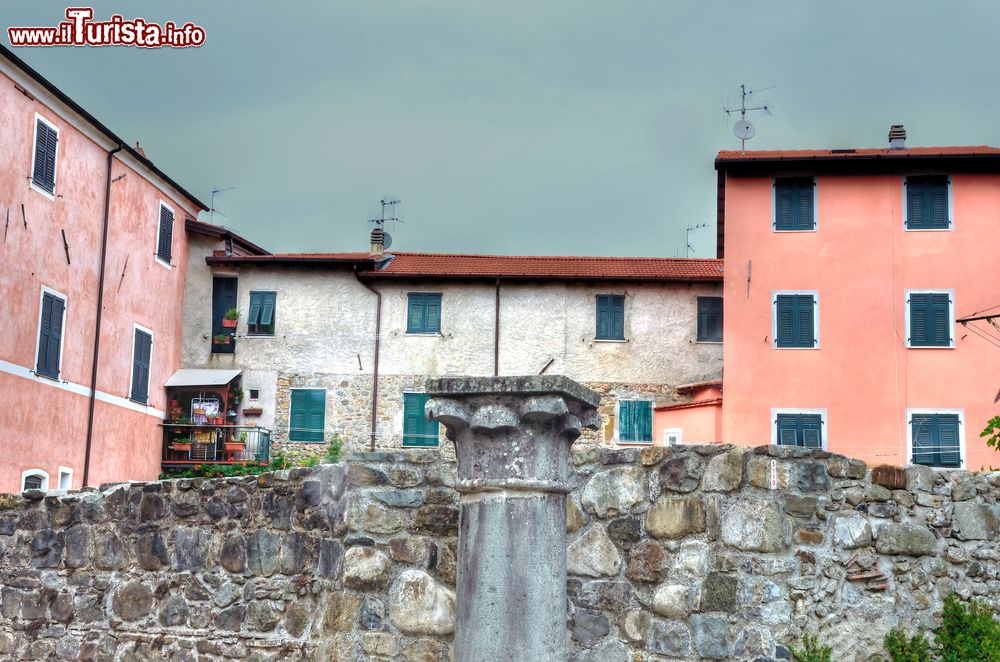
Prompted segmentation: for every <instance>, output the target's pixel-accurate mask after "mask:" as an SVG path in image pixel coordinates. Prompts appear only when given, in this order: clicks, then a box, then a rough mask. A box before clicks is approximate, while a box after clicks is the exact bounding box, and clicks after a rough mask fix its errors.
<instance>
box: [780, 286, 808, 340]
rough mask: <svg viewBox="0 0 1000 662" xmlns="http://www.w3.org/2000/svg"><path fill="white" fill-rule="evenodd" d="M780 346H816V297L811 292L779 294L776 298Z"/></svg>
mask: <svg viewBox="0 0 1000 662" xmlns="http://www.w3.org/2000/svg"><path fill="white" fill-rule="evenodd" d="M774 314H775V315H776V323H775V327H776V335H775V344H776V345H777V346H778V347H815V346H816V325H815V320H816V299H815V297H813V295H811V294H779V295H778V296H777V297H776V299H775V311H774Z"/></svg>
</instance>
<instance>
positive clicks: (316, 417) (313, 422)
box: [288, 388, 326, 442]
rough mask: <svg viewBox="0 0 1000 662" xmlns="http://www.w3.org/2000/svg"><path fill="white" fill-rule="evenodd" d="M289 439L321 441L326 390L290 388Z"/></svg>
mask: <svg viewBox="0 0 1000 662" xmlns="http://www.w3.org/2000/svg"><path fill="white" fill-rule="evenodd" d="M291 399H292V404H291V414H290V416H289V419H290V424H289V426H288V440H289V441H311V442H322V441H323V431H324V429H325V428H324V426H325V424H326V390H324V389H321V388H318V389H317V388H297V389H292V398H291Z"/></svg>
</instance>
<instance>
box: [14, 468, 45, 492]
mask: <svg viewBox="0 0 1000 662" xmlns="http://www.w3.org/2000/svg"><path fill="white" fill-rule="evenodd" d="M47 489H49V474H48V473H46V472H45V471H42V470H41V469H28V470H27V471H25V472H24V473H22V474H21V490H22V491H24V490H47Z"/></svg>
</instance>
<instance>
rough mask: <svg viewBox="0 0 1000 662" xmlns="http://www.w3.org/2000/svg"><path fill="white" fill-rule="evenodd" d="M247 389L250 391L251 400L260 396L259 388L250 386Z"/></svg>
mask: <svg viewBox="0 0 1000 662" xmlns="http://www.w3.org/2000/svg"><path fill="white" fill-rule="evenodd" d="M248 390H249V391H250V399H251V400H257V399H258V398H260V389H256V388H252V389H248Z"/></svg>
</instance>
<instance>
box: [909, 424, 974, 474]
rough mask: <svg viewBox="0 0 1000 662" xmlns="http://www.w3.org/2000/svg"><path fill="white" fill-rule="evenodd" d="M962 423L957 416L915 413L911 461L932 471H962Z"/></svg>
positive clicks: (912, 425)
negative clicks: (959, 469) (960, 468)
mask: <svg viewBox="0 0 1000 662" xmlns="http://www.w3.org/2000/svg"><path fill="white" fill-rule="evenodd" d="M961 423H962V422H961V419H960V417H959V415H958V414H934V413H912V414H911V415H910V445H911V448H912V456H911V458H910V461H911V462H912V463H913V464H926V465H928V466H932V467H953V468H959V467H961V466H962V444H961Z"/></svg>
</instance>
